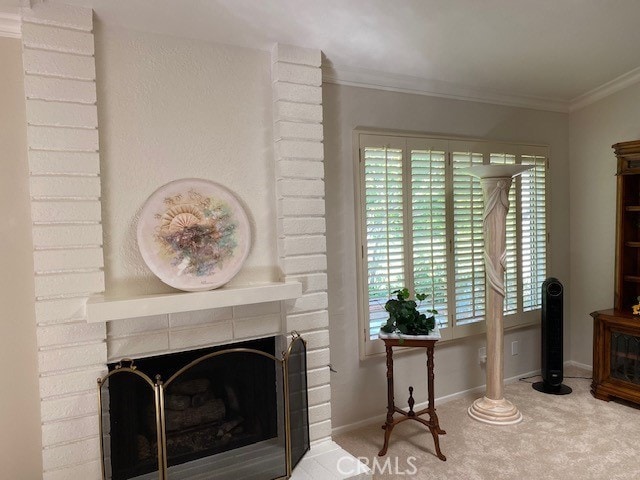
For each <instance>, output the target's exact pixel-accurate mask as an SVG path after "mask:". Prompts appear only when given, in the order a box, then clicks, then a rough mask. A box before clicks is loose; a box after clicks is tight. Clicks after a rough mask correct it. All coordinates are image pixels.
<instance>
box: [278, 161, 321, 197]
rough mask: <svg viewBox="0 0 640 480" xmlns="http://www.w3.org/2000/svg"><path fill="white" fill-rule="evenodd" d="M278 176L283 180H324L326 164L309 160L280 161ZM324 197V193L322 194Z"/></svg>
mask: <svg viewBox="0 0 640 480" xmlns="http://www.w3.org/2000/svg"><path fill="white" fill-rule="evenodd" d="M277 170H278V176H279V177H282V178H319V179H321V178H324V163H323V162H317V161H308V160H279V161H278V162H277ZM322 194H323V195H324V192H323V193H322Z"/></svg>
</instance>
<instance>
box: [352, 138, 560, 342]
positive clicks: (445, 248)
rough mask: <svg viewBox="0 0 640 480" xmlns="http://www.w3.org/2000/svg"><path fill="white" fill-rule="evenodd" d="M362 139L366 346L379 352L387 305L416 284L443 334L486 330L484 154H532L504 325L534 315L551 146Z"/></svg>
mask: <svg viewBox="0 0 640 480" xmlns="http://www.w3.org/2000/svg"><path fill="white" fill-rule="evenodd" d="M355 138H356V141H357V145H358V146H359V150H358V152H359V154H358V158H357V165H358V170H357V171H358V175H357V190H358V193H359V202H358V214H357V217H358V221H359V228H358V237H359V238H358V243H359V245H358V246H359V251H360V256H359V257H360V258H359V259H358V266H359V272H360V274H359V276H358V277H359V300H360V317H361V323H362V327H363V328H362V330H361V331H362V332H363V335H362V336H363V344H364V349H363V352H364V353H365V354H373V353H377V352H379V351H382V350H381V345H380V343H381V342H376V341H375V340H376V339H377V335H378V331H379V328H380V326H381V325H382V324H383V323H385V322H386V320H387V318H388V315H387V313H386V311H385V309H384V305H385V303H386V301H387V299H389V297H390V296H391V294H392V292H393V291H394V290H397V289H400V288H403V287H404V286H407V287H408V288H409V289H410V290H411V291H412V292H413V291H417V292H426V293H427V294H428V298H427V300H425V301H424V302H423V303H422V305H421V308H424V309H431V308H435V309H436V310H438V315H437V316H436V321H437V322H438V325H439V326H440V329H441V333H442V336H443V339H445V340H446V339H453V338H461V337H465V336H468V335H473V334H478V333H483V332H484V331H485V324H484V314H485V310H484V309H485V305H484V301H485V272H484V244H483V233H482V228H483V227H482V216H483V211H484V203H483V198H482V188H481V186H480V181H479V180H478V179H476V178H474V177H471V176H469V175H465V174H462V173H460V169H461V168H465V167H469V166H471V165H478V164H524V165H531V166H532V169H531V170H528V171H526V172H524V173H523V174H522V175H521V176H520V177H517V178H516V179H515V180H514V182H513V184H512V186H511V190H510V192H509V202H510V207H509V213H508V215H507V232H506V233H507V252H506V271H505V286H506V291H507V295H506V297H505V303H504V313H505V327H514V326H520V325H526V324H531V323H534V322H536V321H537V320H538V313H537V311H538V310H539V309H540V286H541V284H542V282H543V281H544V279H545V277H546V265H547V241H548V234H547V228H546V208H547V198H546V173H547V169H548V162H547V159H548V148H547V147H543V146H531V145H516V144H497V143H491V142H483V141H465V140H457V139H446V138H428V137H419V136H402V135H395V136H390V135H382V134H373V133H364V132H357V133H356V136H355Z"/></svg>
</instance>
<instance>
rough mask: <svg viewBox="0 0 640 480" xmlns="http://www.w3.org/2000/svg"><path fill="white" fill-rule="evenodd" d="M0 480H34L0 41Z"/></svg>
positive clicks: (20, 218)
mask: <svg viewBox="0 0 640 480" xmlns="http://www.w3.org/2000/svg"><path fill="white" fill-rule="evenodd" d="M0 65H1V67H0V86H1V87H0V200H1V203H2V205H4V206H5V208H4V212H5V213H4V219H3V221H2V223H1V225H0V238H2V242H1V244H2V249H1V250H0V266H1V268H0V305H1V306H2V316H1V317H0V327H1V328H2V334H1V335H0V365H2V366H3V369H2V371H3V375H2V377H1V382H2V387H1V389H0V390H1V391H2V393H1V394H0V472H1V474H0V476H1V477H2V478H7V479H9V478H12V479H32V478H40V476H41V474H42V462H41V458H40V401H39V398H40V395H39V393H38V373H37V356H36V322H35V313H34V287H33V273H32V272H33V258H32V253H31V251H32V248H33V247H32V243H31V211H30V209H29V183H28V176H27V173H28V165H27V150H26V149H27V139H26V114H25V104H24V86H23V80H22V70H23V69H22V47H21V43H20V40H17V39H9V38H0Z"/></svg>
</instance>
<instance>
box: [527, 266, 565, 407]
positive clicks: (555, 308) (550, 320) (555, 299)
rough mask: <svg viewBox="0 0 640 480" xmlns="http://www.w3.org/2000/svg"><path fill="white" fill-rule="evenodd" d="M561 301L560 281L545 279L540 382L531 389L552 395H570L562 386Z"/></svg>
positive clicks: (561, 289) (543, 286)
mask: <svg viewBox="0 0 640 480" xmlns="http://www.w3.org/2000/svg"><path fill="white" fill-rule="evenodd" d="M562 299H563V288H562V284H561V283H560V281H559V280H558V279H557V278H553V277H551V278H547V279H546V280H545V282H544V283H543V284H542V381H541V382H536V383H534V384H533V388H534V389H536V390H537V391H539V392H543V393H551V394H553V395H566V394H568V393H571V388H570V387H567V386H566V385H563V384H562V380H563V377H562Z"/></svg>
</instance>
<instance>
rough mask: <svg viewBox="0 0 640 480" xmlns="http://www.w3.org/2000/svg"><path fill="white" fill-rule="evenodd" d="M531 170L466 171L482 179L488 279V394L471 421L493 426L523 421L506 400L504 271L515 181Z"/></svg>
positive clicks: (509, 167) (485, 167)
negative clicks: (514, 179)
mask: <svg viewBox="0 0 640 480" xmlns="http://www.w3.org/2000/svg"><path fill="white" fill-rule="evenodd" d="M529 168H531V167H530V166H523V165H481V166H477V167H471V168H469V169H466V170H464V171H463V173H467V174H469V175H472V176H474V177H478V178H480V183H481V185H482V193H483V196H484V216H483V233H484V262H485V271H486V276H487V293H486V316H485V319H486V324H487V390H486V393H485V395H484V397H482V398H479V399H477V400H476V401H475V402H473V404H472V405H471V406H470V407H469V409H468V413H469V416H470V417H471V418H473V419H474V420H477V421H479V422H483V423H488V424H490V425H513V424H516V423H519V422H521V421H522V414H521V413H520V412H519V411H518V408H517V407H516V406H515V405H513V404H512V403H511V402H510V401H508V400H506V399H505V398H504V393H503V391H504V358H503V355H504V313H503V307H504V296H505V287H504V270H505V259H506V255H507V247H506V221H507V212H508V211H509V188H510V187H511V182H512V179H513V177H515V176H517V175H519V174H521V173H522V172H523V171H525V170H528V169H529Z"/></svg>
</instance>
